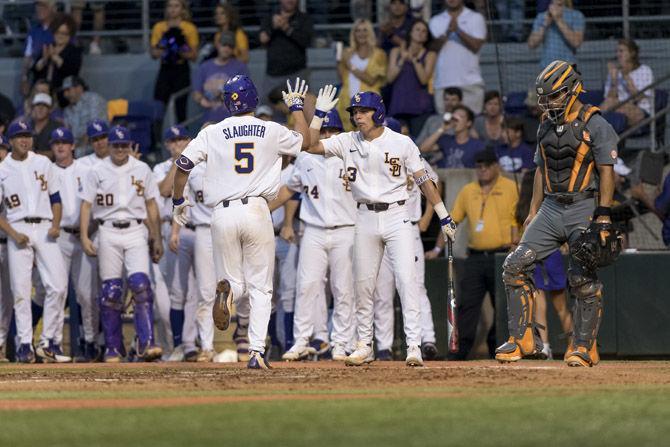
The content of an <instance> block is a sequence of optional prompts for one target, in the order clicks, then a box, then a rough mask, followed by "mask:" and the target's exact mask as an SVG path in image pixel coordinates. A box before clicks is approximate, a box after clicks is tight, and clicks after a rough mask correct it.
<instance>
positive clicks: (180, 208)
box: [172, 197, 193, 227]
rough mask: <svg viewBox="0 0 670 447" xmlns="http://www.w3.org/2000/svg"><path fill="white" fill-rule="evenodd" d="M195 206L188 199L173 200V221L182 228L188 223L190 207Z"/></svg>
mask: <svg viewBox="0 0 670 447" xmlns="http://www.w3.org/2000/svg"><path fill="white" fill-rule="evenodd" d="M189 206H193V205H191V203H190V202H189V201H188V199H187V198H186V197H182V198H181V199H179V200H174V199H172V219H173V220H174V221H175V222H176V223H177V224H179V225H181V226H182V227H183V226H184V225H186V223H188V213H187V211H188V207H189Z"/></svg>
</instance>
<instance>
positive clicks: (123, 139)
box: [108, 126, 133, 144]
mask: <svg viewBox="0 0 670 447" xmlns="http://www.w3.org/2000/svg"><path fill="white" fill-rule="evenodd" d="M108 138H109V144H128V143H132V142H133V140H132V139H131V138H130V131H129V130H128V129H126V128H125V127H123V126H114V127H112V128H111V129H109V137H108Z"/></svg>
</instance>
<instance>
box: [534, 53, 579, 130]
mask: <svg viewBox="0 0 670 447" xmlns="http://www.w3.org/2000/svg"><path fill="white" fill-rule="evenodd" d="M535 90H536V92H537V105H538V106H539V107H540V109H541V110H542V111H543V112H544V113H545V115H546V116H547V117H548V118H549V119H550V120H551V121H553V122H554V123H561V122H563V121H564V120H565V118H566V116H567V114H568V113H569V109H570V108H571V107H572V104H574V102H575V100H576V99H577V96H578V95H579V94H580V93H581V92H583V91H584V89H583V85H582V79H581V74H580V73H579V71H577V65H576V64H568V63H567V62H565V61H554V62H552V63H551V64H549V65H547V67H546V68H545V69H544V70H542V72H541V73H540V74H539V75H538V77H537V79H536V80H535Z"/></svg>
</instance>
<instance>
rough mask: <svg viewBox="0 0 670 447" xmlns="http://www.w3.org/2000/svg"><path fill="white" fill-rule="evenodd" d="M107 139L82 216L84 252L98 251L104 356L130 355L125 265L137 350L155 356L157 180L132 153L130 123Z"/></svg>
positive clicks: (143, 356)
mask: <svg viewBox="0 0 670 447" xmlns="http://www.w3.org/2000/svg"><path fill="white" fill-rule="evenodd" d="M108 142H109V148H110V149H109V157H107V158H105V159H104V160H102V161H101V162H99V163H98V164H97V165H96V166H95V169H91V170H90V171H89V172H88V174H87V176H86V180H85V181H84V185H83V191H82V193H81V212H80V222H79V228H80V232H81V233H80V237H81V245H82V248H83V250H84V252H85V253H86V254H87V255H89V256H96V255H97V256H98V265H99V273H100V280H101V281H102V287H101V291H100V294H99V308H100V320H101V323H102V330H103V333H104V336H105V346H106V351H105V356H104V359H105V362H110V363H116V362H120V361H122V359H123V357H125V348H124V345H123V337H122V321H121V314H122V313H123V311H124V309H125V299H124V298H125V297H124V293H123V292H124V287H123V278H122V275H123V271H124V269H125V271H126V272H127V275H128V277H127V285H128V288H129V289H130V291H131V292H132V294H133V301H134V318H135V333H136V340H135V342H136V343H135V346H134V350H135V353H136V355H137V358H138V359H140V360H145V361H153V360H157V359H159V358H160V357H161V355H162V349H161V348H160V347H158V346H156V345H155V343H154V327H153V321H154V318H153V304H154V294H153V290H152V288H151V282H150V280H149V273H150V270H149V269H150V268H151V261H153V262H158V261H159V260H160V258H161V256H162V255H163V241H162V239H161V231H160V214H159V210H158V205H157V203H156V200H157V199H158V197H159V193H158V186H157V185H156V182H155V180H154V177H153V174H152V172H151V169H150V168H149V166H147V165H146V164H145V163H143V162H141V161H139V160H138V159H136V158H135V157H133V156H131V155H130V154H131V146H132V143H133V142H132V140H131V139H130V132H129V131H128V129H126V128H125V127H122V126H114V127H112V128H111V129H110V130H109V136H108ZM91 215H92V217H93V219H95V221H96V222H97V224H98V236H97V244H94V243H93V242H92V241H91V239H90V238H89V228H90V220H91ZM145 220H146V222H147V226H148V232H147V226H145ZM149 244H150V246H151V259H150V256H149V250H148V249H147V247H148V246H149ZM66 277H67V276H66Z"/></svg>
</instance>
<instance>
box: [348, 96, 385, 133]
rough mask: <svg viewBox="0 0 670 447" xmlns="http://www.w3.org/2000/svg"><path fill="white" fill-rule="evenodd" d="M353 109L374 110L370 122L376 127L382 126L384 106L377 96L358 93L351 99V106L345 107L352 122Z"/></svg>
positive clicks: (380, 98)
mask: <svg viewBox="0 0 670 447" xmlns="http://www.w3.org/2000/svg"><path fill="white" fill-rule="evenodd" d="M355 107H361V108H364V109H372V110H374V111H375V113H374V115H372V121H373V122H374V123H375V124H376V125H378V126H381V125H383V124H384V118H385V117H386V107H385V106H384V100H383V99H382V97H381V96H379V94H377V93H375V92H360V93H356V94H355V95H354V96H352V97H351V105H350V106H349V107H347V112H349V115H350V116H351V121H352V122H353V112H354V108H355Z"/></svg>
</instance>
